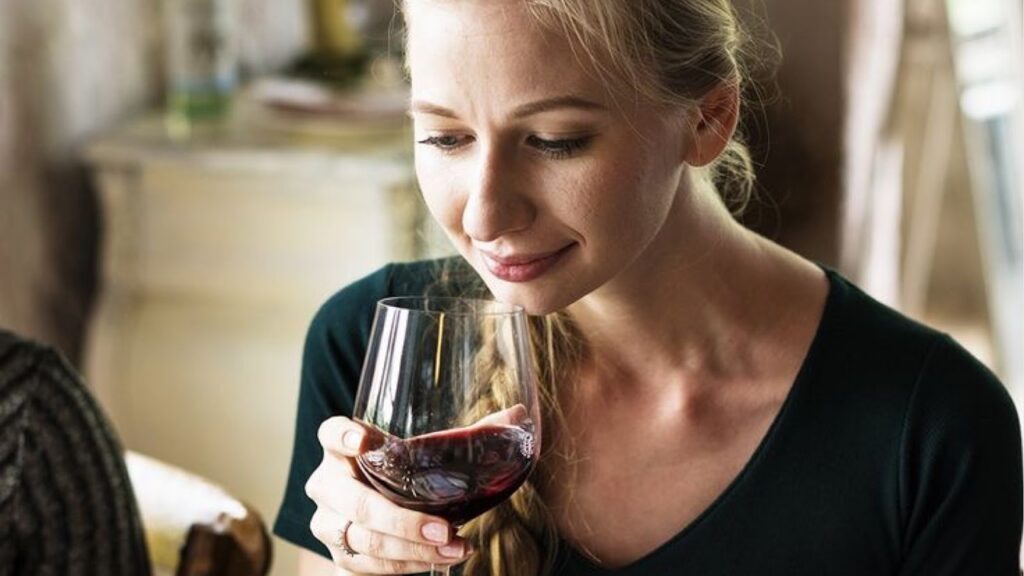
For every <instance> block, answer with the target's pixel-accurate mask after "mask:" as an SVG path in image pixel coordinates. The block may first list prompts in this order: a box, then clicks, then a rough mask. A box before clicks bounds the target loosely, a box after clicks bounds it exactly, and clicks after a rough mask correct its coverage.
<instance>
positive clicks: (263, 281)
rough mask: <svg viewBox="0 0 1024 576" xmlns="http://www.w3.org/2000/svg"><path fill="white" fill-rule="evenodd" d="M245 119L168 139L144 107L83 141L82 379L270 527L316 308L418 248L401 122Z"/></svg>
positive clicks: (134, 435)
mask: <svg viewBox="0 0 1024 576" xmlns="http://www.w3.org/2000/svg"><path fill="white" fill-rule="evenodd" d="M247 122H249V121H248V120H246V119H244V118H235V119H232V120H231V121H230V122H227V123H225V124H224V125H222V126H220V127H217V128H216V129H214V130H212V131H211V132H210V133H208V134H205V135H201V136H196V137H194V138H193V139H192V140H189V141H187V142H175V141H174V140H171V139H169V138H167V136H166V135H165V133H164V130H163V126H162V123H161V120H160V118H159V116H154V117H150V118H143V119H141V120H139V121H137V122H134V123H131V124H129V125H127V126H125V127H123V128H122V129H120V130H118V131H116V132H115V133H112V134H110V135H108V136H105V137H103V138H100V139H99V140H97V141H95V142H94V143H93V144H92V145H91V146H90V147H89V148H88V152H87V158H88V161H89V163H90V165H91V166H92V169H93V173H94V175H95V179H96V183H97V187H98V189H99V193H100V195H101V204H102V215H103V216H102V218H103V237H104V242H103V260H102V262H103V273H102V284H101V295H100V300H99V306H98V309H97V310H96V312H95V316H94V319H93V322H92V325H91V329H90V335H89V339H88V345H87V352H86V372H87V378H88V381H89V382H90V384H91V385H92V387H93V389H94V390H95V391H96V393H97V395H98V397H99V398H100V401H101V402H102V404H103V405H104V407H105V408H106V410H107V411H108V412H109V413H110V416H111V418H112V420H113V421H114V423H115V425H116V426H117V428H118V431H119V433H120V434H121V437H122V438H123V440H124V442H125V443H126V444H127V446H128V447H130V448H132V449H134V450H137V451H139V452H143V453H146V454H151V455H153V456H156V457H158V458H160V459H163V460H165V461H167V462H170V463H172V464H175V465H178V466H181V467H183V468H186V469H188V470H190V471H193V472H196V473H198V474H201V475H203V476H206V477H208V478H210V479H211V480H213V481H215V482H217V483H220V484H222V485H223V486H224V487H225V488H227V489H228V490H229V491H230V492H231V493H232V494H234V495H236V496H237V497H239V498H241V499H243V500H245V501H247V502H249V503H250V504H252V505H253V506H255V507H256V508H257V509H258V510H260V512H261V513H262V514H263V515H264V518H265V520H266V521H267V522H268V524H269V523H270V522H272V521H273V518H274V516H275V514H276V509H277V505H278V504H279V501H280V497H281V495H282V492H283V489H284V481H285V478H286V475H287V466H288V461H289V458H290V454H291V445H292V435H293V427H294V417H295V403H296V399H297V385H298V380H299V368H300V361H301V351H302V343H303V338H304V335H305V330H306V327H307V325H308V323H309V321H310V319H311V317H312V315H313V314H314V312H315V311H316V309H317V307H318V306H319V304H320V303H322V302H323V301H324V300H325V299H326V298H327V297H328V296H329V295H330V294H332V293H333V292H334V291H336V290H337V289H339V288H340V287H341V286H343V285H345V284H346V283H348V282H350V281H352V280H354V279H356V278H358V277H361V276H363V275H365V274H367V273H369V272H371V271H372V270H374V269H376V268H377V267H379V266H381V265H383V264H384V263H386V262H388V261H392V260H406V259H411V258H416V257H421V256H424V255H426V253H425V252H426V251H425V249H424V248H421V247H420V240H419V239H420V238H421V237H422V235H421V234H420V233H419V230H420V229H421V228H422V226H421V222H422V221H423V210H422V209H421V204H420V202H419V199H418V196H417V193H416V192H415V188H414V186H413V174H412V166H411V144H410V143H411V137H410V136H409V134H408V131H407V128H406V127H404V125H398V126H396V125H391V126H385V127H377V128H366V127H363V128H362V129H360V130H359V131H358V132H356V133H353V134H349V135H344V136H323V135H319V136H316V137H310V136H308V135H307V136H300V135H294V134H291V133H289V132H287V131H278V130H269V129H264V130H258V129H256V128H254V127H253V126H252V125H249V124H247ZM290 548H291V547H290V546H283V545H282V543H281V542H280V541H276V542H275V569H274V572H273V573H274V574H279V575H283V574H290V573H292V572H293V570H294V566H295V556H294V553H293V551H292V550H291V549H290Z"/></svg>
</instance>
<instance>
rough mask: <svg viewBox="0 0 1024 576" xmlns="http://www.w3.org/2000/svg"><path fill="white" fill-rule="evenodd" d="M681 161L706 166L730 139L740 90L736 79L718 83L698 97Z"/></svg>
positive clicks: (735, 120) (738, 105)
mask: <svg viewBox="0 0 1024 576" xmlns="http://www.w3.org/2000/svg"><path fill="white" fill-rule="evenodd" d="M695 112H696V113H695V114H694V120H695V123H694V124H695V125H694V126H693V131H692V132H691V140H690V142H689V146H688V147H687V149H686V156H685V158H684V160H685V161H686V163H687V164H689V165H690V166H707V165H708V164H710V163H711V162H713V161H714V160H715V159H716V158H718V156H719V154H721V153H722V151H723V150H725V147H726V146H727V145H728V144H729V141H730V140H732V135H733V133H734V132H736V124H737V123H738V122H739V117H740V92H739V86H738V85H737V84H736V83H735V82H721V83H719V84H718V85H717V86H715V87H714V88H712V89H711V90H710V91H709V92H708V93H707V94H705V95H704V97H703V98H701V100H700V103H699V105H698V106H697V108H696V111H695Z"/></svg>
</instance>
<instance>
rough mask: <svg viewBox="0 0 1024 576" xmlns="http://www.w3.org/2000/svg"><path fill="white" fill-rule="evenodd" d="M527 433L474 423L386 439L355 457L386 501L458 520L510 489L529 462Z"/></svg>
mask: <svg viewBox="0 0 1024 576" xmlns="http://www.w3.org/2000/svg"><path fill="white" fill-rule="evenodd" d="M533 453H534V450H533V434H532V433H530V432H529V431H527V430H524V429H522V428H518V427H515V426H479V427H474V428H463V429H456V430H451V431H446V432H438V433H435V434H427V435H424V436H416V437H413V438H409V439H406V440H398V439H391V440H388V441H386V442H385V443H384V445H383V446H381V447H380V448H377V449H376V450H372V451H369V452H364V453H363V454H362V455H360V456H359V458H357V461H358V462H359V468H360V469H361V470H362V471H363V473H364V474H365V475H366V478H367V479H368V480H369V481H370V483H371V484H372V485H373V487H374V488H376V489H377V491H378V492H380V493H381V494H383V495H384V496H386V497H387V498H388V499H390V500H391V501H392V502H394V503H396V504H398V505H399V506H402V507H404V508H409V509H411V510H418V511H420V512H426V513H428V514H435V515H437V516H440V517H442V518H444V519H446V520H448V521H449V522H451V523H453V524H455V525H460V524H463V523H465V522H468V521H469V520H472V519H473V518H475V517H477V516H479V515H480V514H483V513H484V512H486V511H487V510H489V509H491V508H492V507H494V506H496V505H497V504H499V503H500V502H501V501H502V500H504V499H505V498H508V497H509V496H511V495H512V493H513V492H515V491H516V490H517V489H518V488H519V486H520V485H522V483H523V482H524V481H525V480H526V476H527V474H529V472H530V470H531V469H532V468H533V462H534V458H533Z"/></svg>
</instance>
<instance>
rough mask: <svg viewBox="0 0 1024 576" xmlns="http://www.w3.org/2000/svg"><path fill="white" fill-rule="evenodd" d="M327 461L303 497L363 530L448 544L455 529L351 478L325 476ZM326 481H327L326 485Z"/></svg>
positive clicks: (316, 473)
mask: <svg viewBox="0 0 1024 576" xmlns="http://www.w3.org/2000/svg"><path fill="white" fill-rule="evenodd" d="M328 462H329V458H325V459H324V463H323V464H321V467H320V468H318V469H317V471H316V472H314V473H313V475H312V476H310V479H309V482H307V483H306V494H307V495H308V496H309V497H310V499H312V500H313V501H314V502H316V503H317V506H319V507H320V508H326V509H328V510H329V511H331V512H332V513H334V514H337V515H338V516H339V517H341V518H348V519H351V520H352V521H353V522H355V523H356V524H359V525H360V526H362V527H364V528H366V529H369V530H373V531H375V532H381V533H383V534H388V535H390V536H397V537H399V538H402V539H404V540H409V541H412V542H421V543H424V544H432V545H434V546H438V545H443V544H447V543H448V542H449V541H451V539H452V537H453V536H454V530H452V528H451V526H450V525H449V524H448V522H446V521H445V520H443V519H441V518H438V517H436V516H430V515H427V514H423V513H421V512H414V511H412V510H407V509H405V508H401V507H399V506H398V505H396V504H395V503H393V502H391V501H390V500H388V499H387V498H385V497H384V496H381V495H380V494H379V493H377V491H375V490H373V489H372V488H370V487H368V486H366V485H365V484H363V483H362V482H360V481H358V480H356V479H355V478H353V477H352V476H349V475H345V474H330V473H325V472H323V469H324V467H325V466H330V464H329V463H328ZM325 478H329V479H330V481H329V485H326V484H327V483H326V482H325V481H324V479H325Z"/></svg>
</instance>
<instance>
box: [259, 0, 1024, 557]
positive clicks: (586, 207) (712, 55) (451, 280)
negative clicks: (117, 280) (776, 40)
mask: <svg viewBox="0 0 1024 576" xmlns="http://www.w3.org/2000/svg"><path fill="white" fill-rule="evenodd" d="M404 12H405V17H406V21H407V24H408V45H407V52H408V65H409V70H410V73H411V80H412V103H411V113H412V116H413V119H414V124H415V136H416V141H417V146H416V172H417V177H418V179H419V184H420V187H421V189H422V191H423V195H424V198H425V200H426V203H427V205H428V207H429V209H430V211H431V213H432V214H433V216H434V217H435V218H436V220H437V221H438V222H439V223H440V224H441V225H442V226H443V228H444V229H445V230H446V232H447V233H448V236H449V238H450V239H451V241H452V242H453V244H454V245H455V247H456V248H457V249H458V252H459V254H460V256H461V259H462V260H456V261H448V262H443V263H442V264H443V266H442V267H441V269H442V272H438V271H437V269H438V267H437V266H434V265H433V264H431V263H414V264H406V265H392V266H389V267H387V268H385V269H383V270H381V271H379V272H377V273H375V274H373V275H371V276H369V277H367V278H365V279H363V280H361V281H359V282H357V283H355V284H353V285H352V286H349V287H348V288H346V289H345V290H342V291H341V292H340V293H338V294H337V295H336V296H335V297H333V298H332V299H331V300H330V301H329V302H328V303H327V304H325V305H324V307H323V308H322V309H321V311H320V313H319V314H318V316H317V318H316V319H315V320H314V322H313V325H312V327H311V329H310V333H309V338H308V340H307V346H306V354H305V359H304V368H303V378H302V390H301V398H300V405H299V415H298V424H297V435H296V446H295V453H294V456H293V462H292V469H291V475H290V481H289V488H288V492H287V494H286V497H285V501H284V504H283V506H282V509H281V513H280V516H279V518H278V521H277V524H276V527H275V531H276V532H277V534H279V535H281V536H282V537H284V538H286V539H288V540H290V541H292V542H295V543H297V544H299V545H300V546H302V547H303V548H305V550H304V551H303V552H302V555H303V556H302V562H301V566H300V574H302V575H304V576H308V575H312V574H332V573H336V572H334V570H335V569H336V568H339V567H340V568H341V569H342V570H343V573H356V574H396V573H414V572H421V571H424V570H426V569H427V567H428V565H429V563H431V562H435V563H442V562H443V563H450V564H457V563H464V565H463V568H464V573H466V574H474V575H480V574H491V573H493V574H517V575H533V574H539V573H550V574H629V575H633V574H636V575H640V574H645V575H647V574H701V575H705V576H706V575H718V574H721V575H749V574H784V575H790V576H791V575H799V574H837V575H855V574H856V575H880V574H893V575H895V574H900V575H903V574H1017V553H1018V546H1019V543H1020V525H1021V500H1022V487H1021V485H1022V482H1021V460H1020V435H1019V427H1018V423H1017V417H1016V412H1015V410H1014V408H1013V405H1012V403H1011V401H1010V400H1009V397H1008V395H1007V394H1006V392H1005V391H1004V390H1003V388H1002V386H1001V385H1000V383H999V382H998V381H997V380H996V379H995V377H994V376H992V374H991V373H990V372H988V371H987V370H986V369H985V368H984V367H982V366H981V365H980V364H979V363H978V362H977V361H975V360H974V359H973V358H972V357H971V356H970V355H969V354H967V353H966V352H965V351H964V350H963V349H962V348H960V347H959V346H958V345H957V344H955V343H954V342H953V341H952V340H950V339H949V338H948V337H946V336H944V335H941V334H939V333H937V332H935V331H933V330H931V329H928V328H926V327H923V326H921V325H918V324H916V323H914V322H912V321H910V320H908V319H906V318H904V317H902V316H900V315H899V314H897V313H895V312H893V311H891V310H889V309H887V308H885V307H884V306H882V305H881V304H879V303H877V302H875V301H873V300H871V299H870V298H869V297H867V296H866V295H864V294H863V293H862V292H860V291H859V290H857V289H856V288H855V287H854V286H852V285H851V284H849V283H848V282H847V281H846V280H844V279H843V278H841V277H840V276H838V275H837V274H835V273H834V272H832V271H831V270H827V269H825V268H823V267H820V266H818V265H816V264H814V263H811V262H808V261H807V260H804V259H803V258H801V257H799V256H797V255H796V254H793V253H792V252H789V251H787V250H785V249H783V248H781V247H779V246H777V245H775V244H773V243H772V242H770V241H768V240H766V239H764V238H761V237H759V236H757V235H755V234H753V233H751V232H749V231H747V230H746V229H744V228H743V227H741V226H740V225H738V224H737V223H736V221H735V220H734V219H733V218H732V216H731V214H730V212H729V210H728V207H727V204H728V202H727V201H730V200H731V201H734V202H738V203H739V204H742V202H743V197H744V194H745V193H748V191H749V184H750V183H749V178H748V175H749V161H748V160H747V157H746V156H745V154H744V152H743V150H742V147H741V146H740V145H739V144H738V143H737V141H736V140H735V139H734V133H735V129H736V124H737V117H738V115H739V93H740V88H741V85H742V80H743V76H742V67H741V65H740V63H739V62H740V57H741V54H740V49H741V46H742V42H741V33H740V31H739V29H738V26H737V23H736V20H735V16H734V14H733V12H732V9H731V7H730V4H729V2H728V1H727V0H642V1H641V0H629V1H625V0H619V1H608V2H595V1H593V0H409V1H408V2H406V3H405V6H404ZM730 175H731V177H730ZM716 182H717V183H722V182H727V183H729V185H728V186H726V187H720V188H723V189H721V190H719V189H716V186H715V185H714V183H716ZM730 190H731V191H732V194H730ZM737 190H738V191H739V194H738V198H734V197H732V196H737V194H735V192H736V191H737ZM727 196H728V198H727ZM460 262H463V263H464V265H463V267H465V265H468V267H469V268H471V272H470V274H468V275H465V274H458V273H454V274H453V273H452V272H451V269H453V268H454V269H456V270H457V269H458V268H459V263H460ZM466 276H469V279H468V280H467V279H466ZM474 280H475V281H476V283H480V282H482V284H483V286H484V287H485V288H486V291H487V292H489V293H490V294H491V295H493V297H494V298H496V299H498V300H502V301H508V302H514V303H517V304H520V305H522V306H524V307H525V308H526V310H527V311H528V312H529V313H530V314H531V315H533V316H534V318H533V319H532V324H533V326H534V328H536V334H535V336H537V339H538V340H539V341H540V343H541V345H540V346H538V352H539V353H541V354H542V356H543V361H542V362H541V370H542V374H541V377H542V381H543V383H542V385H543V386H546V387H547V388H548V390H549V391H550V396H551V397H552V400H551V401H550V402H549V403H548V405H547V406H545V426H546V428H545V430H546V431H550V432H552V433H547V434H545V441H546V442H548V444H547V445H545V447H544V454H545V456H544V457H543V460H542V462H541V465H540V467H539V470H538V473H536V474H535V475H534V476H533V478H532V480H531V482H529V483H528V484H527V485H526V486H525V487H524V488H523V489H522V490H520V491H519V492H518V493H517V494H516V495H515V496H514V497H513V498H512V500H511V501H510V502H508V503H506V504H503V505H502V506H500V507H499V508H497V509H495V510H494V511H492V512H490V513H488V514H487V515H485V516H484V517H482V518H481V519H480V520H479V521H477V522H475V523H473V524H471V525H470V526H468V527H467V528H466V529H464V530H463V531H462V533H460V535H458V536H457V535H455V534H454V532H453V530H452V528H451V527H450V526H448V525H447V524H446V523H445V522H444V521H442V520H440V519H438V518H434V517H430V516H427V515H424V514H420V513H416V512H411V511H408V510H403V509H400V508H398V507H396V506H394V505H392V504H391V503H390V502H388V501H387V500H385V499H384V498H383V497H381V496H379V495H378V494H376V493H375V492H373V491H372V490H371V489H369V488H367V487H366V486H365V485H364V484H362V483H361V482H360V481H359V480H358V479H357V478H356V475H355V473H354V466H353V460H352V458H353V457H354V456H355V455H357V454H358V453H359V451H360V449H361V441H362V438H363V434H362V428H360V426H359V425H358V424H356V423H354V422H352V421H351V420H348V419H347V418H346V417H345V416H346V415H347V414H350V413H351V410H352V398H353V396H354V393H355V388H356V385H357V382H358V374H359V368H360V366H361V363H362V358H363V353H364V352H365V349H366V341H367V338H368V329H369V323H370V316H371V314H372V310H373V305H374V303H375V302H376V300H378V299H380V298H384V297H387V296H393V295H400V294H416V293H422V292H424V291H427V290H438V289H442V290H446V291H449V292H456V293H463V294H465V293H470V294H472V293H474V292H473V285H474ZM439 286H440V288H439ZM545 338H547V340H545ZM549 440H550V441H549ZM307 495H308V498H307ZM328 558H329V560H328Z"/></svg>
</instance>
